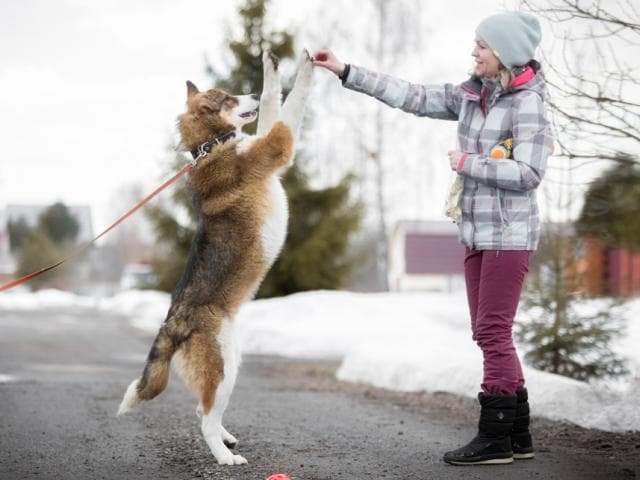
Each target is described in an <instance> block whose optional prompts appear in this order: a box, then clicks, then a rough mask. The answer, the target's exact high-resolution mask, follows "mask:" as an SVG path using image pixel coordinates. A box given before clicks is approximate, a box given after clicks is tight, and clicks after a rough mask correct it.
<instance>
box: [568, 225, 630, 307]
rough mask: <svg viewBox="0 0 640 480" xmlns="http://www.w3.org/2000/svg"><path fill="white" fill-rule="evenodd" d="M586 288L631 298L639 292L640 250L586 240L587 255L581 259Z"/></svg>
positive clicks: (579, 264)
mask: <svg viewBox="0 0 640 480" xmlns="http://www.w3.org/2000/svg"><path fill="white" fill-rule="evenodd" d="M578 273H580V274H582V275H584V277H583V278H584V280H585V289H586V291H587V293H589V294H591V295H611V296H614V297H628V296H638V295H640V253H632V252H629V251H627V250H625V249H623V248H611V247H607V246H605V245H603V244H602V242H600V241H599V240H597V239H594V238H587V239H584V254H583V255H582V257H581V258H580V259H579V260H578Z"/></svg>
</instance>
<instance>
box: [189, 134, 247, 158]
mask: <svg viewBox="0 0 640 480" xmlns="http://www.w3.org/2000/svg"><path fill="white" fill-rule="evenodd" d="M235 136H236V132H234V131H233V130H231V131H230V132H227V133H225V134H224V135H220V136H219V137H216V138H214V139H213V140H209V141H208V142H204V143H203V144H202V145H200V146H199V147H198V148H196V149H195V150H191V156H192V157H193V159H194V160H197V159H198V158H200V157H203V156H205V155H206V154H208V153H210V152H211V150H212V149H213V147H215V146H217V145H222V144H223V143H224V142H226V141H228V140H231V139H232V138H234V137H235Z"/></svg>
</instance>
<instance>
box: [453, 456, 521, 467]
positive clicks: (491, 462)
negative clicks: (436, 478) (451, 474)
mask: <svg viewBox="0 0 640 480" xmlns="http://www.w3.org/2000/svg"><path fill="white" fill-rule="evenodd" d="M513 458H514V457H509V458H490V459H487V460H478V461H474V462H459V461H457V460H445V462H447V463H450V464H451V465H462V466H466V465H506V464H508V463H513Z"/></svg>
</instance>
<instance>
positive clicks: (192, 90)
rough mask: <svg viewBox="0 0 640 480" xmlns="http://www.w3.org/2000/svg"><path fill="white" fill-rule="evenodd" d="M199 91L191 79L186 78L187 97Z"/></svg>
mask: <svg viewBox="0 0 640 480" xmlns="http://www.w3.org/2000/svg"><path fill="white" fill-rule="evenodd" d="M199 91H200V90H198V87H196V86H195V84H194V83H193V82H192V81H191V80H187V98H189V97H191V96H193V95H195V94H196V93H198V92H199Z"/></svg>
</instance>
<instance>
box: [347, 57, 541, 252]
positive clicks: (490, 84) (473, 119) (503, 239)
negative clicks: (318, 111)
mask: <svg viewBox="0 0 640 480" xmlns="http://www.w3.org/2000/svg"><path fill="white" fill-rule="evenodd" d="M537 67H538V66H537V65H535V66H534V68H531V67H527V69H526V70H525V71H524V73H523V74H521V75H519V76H518V77H516V79H515V81H514V82H513V83H512V84H511V86H510V87H509V88H508V89H506V90H505V89H503V88H502V86H501V85H500V83H499V82H497V81H487V80H485V81H480V80H479V79H477V78H473V77H472V78H471V79H469V80H467V81H466V82H464V83H462V84H460V85H453V84H449V83H447V84H444V85H417V84H413V83H409V82H406V81H404V80H400V79H397V78H394V77H391V76H389V75H384V74H380V73H376V72H372V71H370V70H367V69H365V68H362V67H357V66H354V65H350V66H349V67H348V69H347V70H346V71H345V73H344V75H343V78H342V81H343V85H344V86H345V87H347V88H349V89H351V90H355V91H358V92H362V93H366V94H367V95H371V96H373V97H375V98H377V99H379V100H381V101H382V102H384V103H386V104H387V105H390V106H392V107H394V108H400V109H402V110H404V111H406V112H409V113H413V114H415V115H418V116H428V117H432V118H438V119H444V120H457V121H458V138H459V141H460V148H461V150H462V151H463V152H465V155H463V158H462V159H461V161H460V163H459V165H458V172H459V173H460V174H462V175H463V177H464V189H463V192H462V198H461V205H460V207H461V210H462V216H461V220H460V222H459V223H458V227H459V238H460V241H461V242H462V243H463V244H464V245H466V246H468V247H470V248H474V249H477V250H535V249H536V248H537V246H538V240H539V235H540V226H539V219H538V204H537V201H536V188H537V187H538V185H539V184H540V181H541V180H542V177H543V176H544V172H545V167H546V162H547V157H548V156H549V155H550V154H551V152H552V148H553V136H552V133H551V128H550V125H549V122H548V121H547V118H546V110H545V105H544V96H545V84H544V80H543V79H542V76H541V75H540V74H538V73H537V72H536V71H535V70H534V69H537ZM508 138H513V154H512V158H506V159H494V158H491V157H490V156H489V151H490V150H491V149H492V148H493V147H494V146H495V145H496V144H498V143H499V142H500V141H502V140H505V139H508Z"/></svg>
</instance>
